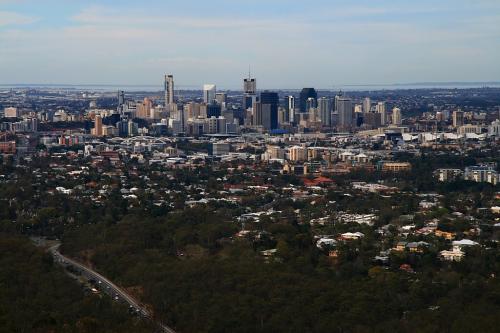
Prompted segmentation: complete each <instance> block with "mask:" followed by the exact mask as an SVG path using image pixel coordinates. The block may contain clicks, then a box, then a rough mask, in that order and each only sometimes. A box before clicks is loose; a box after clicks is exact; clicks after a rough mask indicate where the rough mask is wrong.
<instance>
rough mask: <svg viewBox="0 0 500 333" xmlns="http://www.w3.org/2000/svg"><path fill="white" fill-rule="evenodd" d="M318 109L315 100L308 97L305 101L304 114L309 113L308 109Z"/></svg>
mask: <svg viewBox="0 0 500 333" xmlns="http://www.w3.org/2000/svg"><path fill="white" fill-rule="evenodd" d="M317 107H318V101H317V100H316V99H315V98H312V97H309V98H308V99H307V101H306V110H305V112H309V110H310V109H314V108H317Z"/></svg>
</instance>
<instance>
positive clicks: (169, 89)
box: [163, 75, 174, 106]
mask: <svg viewBox="0 0 500 333" xmlns="http://www.w3.org/2000/svg"><path fill="white" fill-rule="evenodd" d="M163 87H164V91H165V106H167V105H171V104H174V76H173V75H165V80H164V82H163Z"/></svg>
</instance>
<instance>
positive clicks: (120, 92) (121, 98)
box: [117, 90, 125, 112]
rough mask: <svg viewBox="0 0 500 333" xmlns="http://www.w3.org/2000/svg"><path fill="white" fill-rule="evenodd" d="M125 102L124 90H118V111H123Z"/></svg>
mask: <svg viewBox="0 0 500 333" xmlns="http://www.w3.org/2000/svg"><path fill="white" fill-rule="evenodd" d="M124 104H125V92H124V91H123V90H118V108H117V110H118V112H122V111H123V105H124Z"/></svg>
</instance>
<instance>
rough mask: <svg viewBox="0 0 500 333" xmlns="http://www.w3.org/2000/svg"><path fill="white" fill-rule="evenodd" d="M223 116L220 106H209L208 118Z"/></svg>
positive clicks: (213, 104)
mask: <svg viewBox="0 0 500 333" xmlns="http://www.w3.org/2000/svg"><path fill="white" fill-rule="evenodd" d="M220 115H221V107H220V105H218V104H215V103H212V104H208V105H207V118H211V117H215V118H219V117H220Z"/></svg>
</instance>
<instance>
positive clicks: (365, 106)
mask: <svg viewBox="0 0 500 333" xmlns="http://www.w3.org/2000/svg"><path fill="white" fill-rule="evenodd" d="M371 109H372V101H371V99H370V97H366V98H365V99H364V100H363V112H364V113H368V112H370V111H371Z"/></svg>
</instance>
